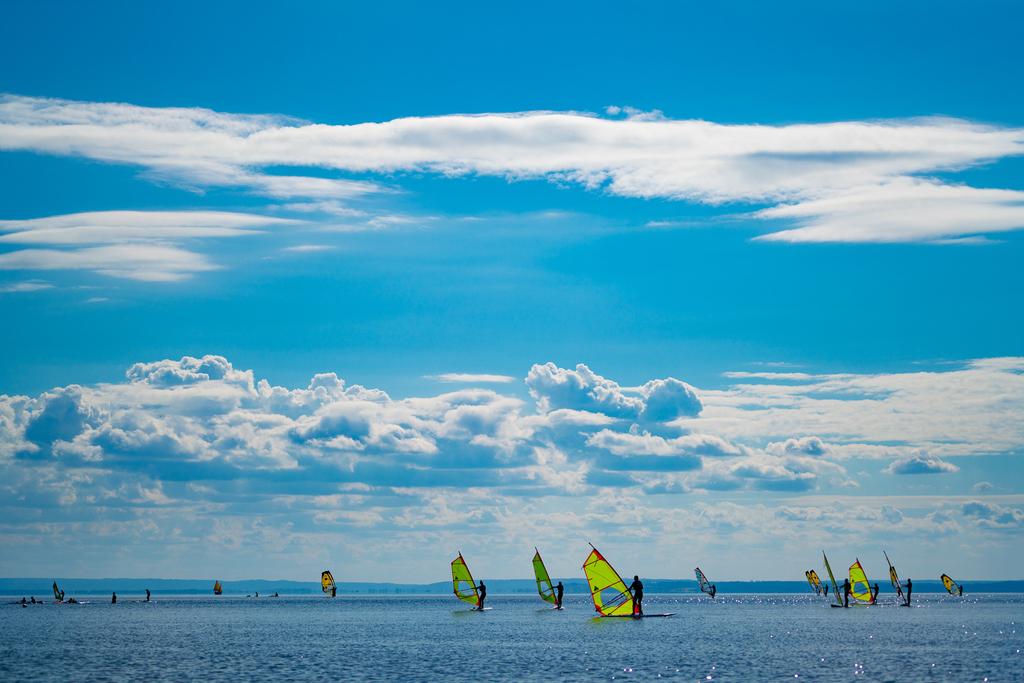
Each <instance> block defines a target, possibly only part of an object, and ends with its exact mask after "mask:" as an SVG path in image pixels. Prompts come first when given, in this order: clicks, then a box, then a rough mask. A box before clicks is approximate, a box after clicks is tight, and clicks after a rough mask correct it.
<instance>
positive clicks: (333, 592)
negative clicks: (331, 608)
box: [331, 586, 338, 598]
mask: <svg viewBox="0 0 1024 683" xmlns="http://www.w3.org/2000/svg"><path fill="white" fill-rule="evenodd" d="M337 594H338V587H337V586H331V597H332V598H333V597H335V596H336V595H337Z"/></svg>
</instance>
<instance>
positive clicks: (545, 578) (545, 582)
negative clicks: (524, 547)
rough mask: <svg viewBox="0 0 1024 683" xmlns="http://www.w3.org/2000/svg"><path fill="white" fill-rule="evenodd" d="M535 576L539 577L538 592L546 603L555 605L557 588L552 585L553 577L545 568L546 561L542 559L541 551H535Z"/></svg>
mask: <svg viewBox="0 0 1024 683" xmlns="http://www.w3.org/2000/svg"><path fill="white" fill-rule="evenodd" d="M533 551H534V553H533V574H534V576H536V577H537V592H538V593H539V594H540V597H541V599H542V600H544V601H545V602H550V603H551V604H552V605H553V604H555V587H554V586H552V585H551V577H550V576H549V575H548V569H547V567H545V566H544V560H542V559H541V557H540V551H539V550H537V549H536V548H534V549H533Z"/></svg>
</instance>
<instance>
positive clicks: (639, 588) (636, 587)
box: [629, 574, 644, 617]
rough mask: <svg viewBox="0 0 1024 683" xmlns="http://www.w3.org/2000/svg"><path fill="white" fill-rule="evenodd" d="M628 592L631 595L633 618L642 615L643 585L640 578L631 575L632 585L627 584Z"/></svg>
mask: <svg viewBox="0 0 1024 683" xmlns="http://www.w3.org/2000/svg"><path fill="white" fill-rule="evenodd" d="M629 592H630V593H631V594H632V595H633V616H634V617H642V616H643V615H644V584H643V582H642V581H640V577H639V576H637V575H635V574H634V575H633V583H631V584H629Z"/></svg>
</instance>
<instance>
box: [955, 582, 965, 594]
mask: <svg viewBox="0 0 1024 683" xmlns="http://www.w3.org/2000/svg"><path fill="white" fill-rule="evenodd" d="M956 594H957V596H958V597H962V596H963V594H964V585H963V584H962V583H961V584H959V585H957V587H956Z"/></svg>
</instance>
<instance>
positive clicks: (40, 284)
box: [0, 280, 53, 294]
mask: <svg viewBox="0 0 1024 683" xmlns="http://www.w3.org/2000/svg"><path fill="white" fill-rule="evenodd" d="M43 289H53V285H52V284H50V283H49V282H46V281H45V280H24V281H23V282H12V283H10V284H7V285H0V294H11V293H18V292H38V291H40V290H43Z"/></svg>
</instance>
